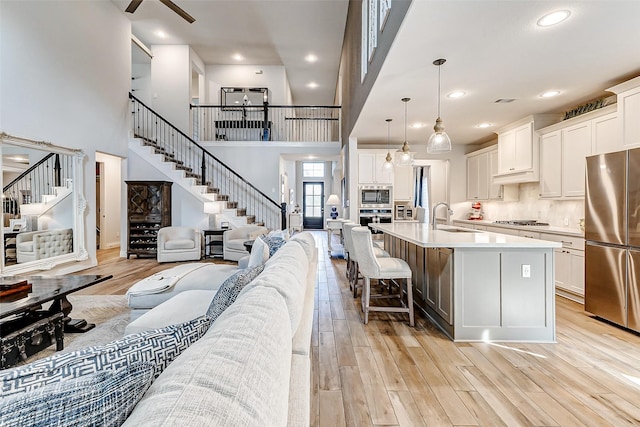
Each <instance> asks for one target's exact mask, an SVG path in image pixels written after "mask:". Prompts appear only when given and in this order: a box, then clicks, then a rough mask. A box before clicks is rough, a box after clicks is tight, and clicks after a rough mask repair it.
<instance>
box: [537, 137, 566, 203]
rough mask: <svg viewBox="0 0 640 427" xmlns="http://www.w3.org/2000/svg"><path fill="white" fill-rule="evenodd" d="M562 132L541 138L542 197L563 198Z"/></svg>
mask: <svg viewBox="0 0 640 427" xmlns="http://www.w3.org/2000/svg"><path fill="white" fill-rule="evenodd" d="M561 155H562V132H561V131H560V130H556V131H553V132H550V133H547V134H544V135H541V136H540V197H561V196H562V170H561V169H562V157H561Z"/></svg>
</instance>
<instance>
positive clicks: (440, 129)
mask: <svg viewBox="0 0 640 427" xmlns="http://www.w3.org/2000/svg"><path fill="white" fill-rule="evenodd" d="M433 130H434V132H433V133H432V134H431V136H430V137H429V141H428V142H427V152H429V153H431V154H438V153H446V152H447V151H451V139H450V138H449V135H447V133H446V132H445V131H444V125H443V124H442V119H441V118H440V117H438V118H437V119H436V125H435V126H434V127H433Z"/></svg>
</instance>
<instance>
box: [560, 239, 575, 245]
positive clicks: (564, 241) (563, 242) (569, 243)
mask: <svg viewBox="0 0 640 427" xmlns="http://www.w3.org/2000/svg"><path fill="white" fill-rule="evenodd" d="M561 242H562V244H563V245H564V244H565V243H566V244H567V245H573V242H568V241H566V240H561Z"/></svg>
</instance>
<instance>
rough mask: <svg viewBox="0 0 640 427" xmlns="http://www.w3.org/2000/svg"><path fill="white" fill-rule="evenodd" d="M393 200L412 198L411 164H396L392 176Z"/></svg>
mask: <svg viewBox="0 0 640 427" xmlns="http://www.w3.org/2000/svg"><path fill="white" fill-rule="evenodd" d="M393 198H394V200H412V199H413V168H412V167H411V166H396V167H395V168H394V177H393Z"/></svg>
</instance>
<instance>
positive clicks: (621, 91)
mask: <svg viewBox="0 0 640 427" xmlns="http://www.w3.org/2000/svg"><path fill="white" fill-rule="evenodd" d="M607 90H608V91H609V92H613V93H615V94H616V95H617V96H618V119H619V123H618V124H619V128H620V130H621V134H622V143H623V146H624V148H631V147H637V146H639V145H640V119H639V118H640V77H636V78H634V79H631V80H628V81H626V82H624V83H620V84H619V85H616V86H614V87H612V88H610V89H607Z"/></svg>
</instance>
